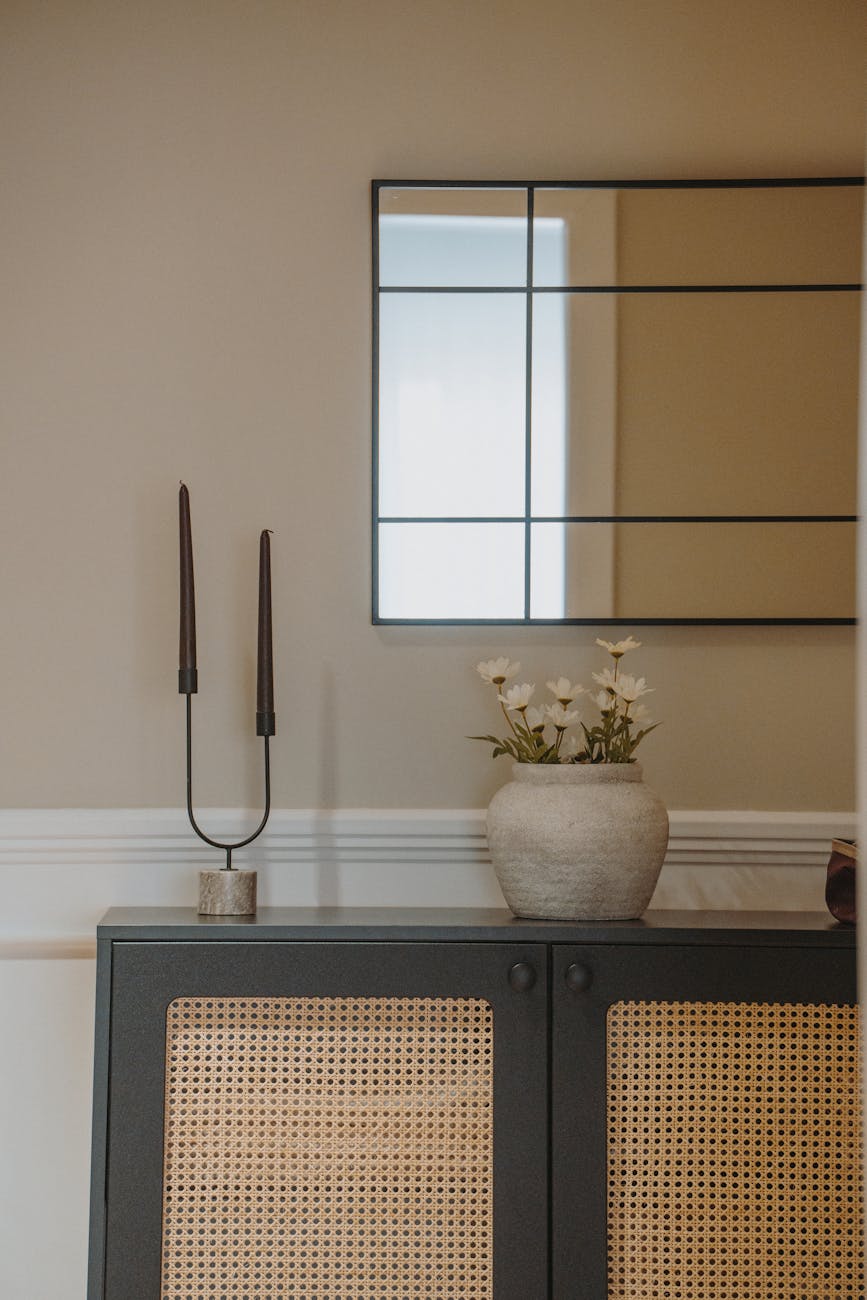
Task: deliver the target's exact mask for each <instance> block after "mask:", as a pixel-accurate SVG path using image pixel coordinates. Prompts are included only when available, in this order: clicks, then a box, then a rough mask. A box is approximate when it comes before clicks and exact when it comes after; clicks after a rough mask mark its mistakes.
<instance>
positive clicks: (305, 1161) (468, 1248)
mask: <svg viewBox="0 0 867 1300" xmlns="http://www.w3.org/2000/svg"><path fill="white" fill-rule="evenodd" d="M166 1029H167V1047H166V1099H165V1151H164V1195H163V1241H162V1246H163V1253H162V1292H161V1300H177V1298H178V1297H184V1298H185V1300H187V1298H189V1300H193V1297H196V1298H198V1297H223V1296H226V1297H233V1298H235V1297H237V1298H243V1300H249V1298H250V1297H256V1300H275V1298H276V1300H288V1298H289V1297H293V1298H297V1300H302V1298H303V1300H413V1298H414V1297H419V1298H420V1300H421V1298H427V1297H431V1298H433V1297H437V1300H439V1298H440V1297H453V1298H454V1300H470V1298H472V1300H491V1298H492V1297H493V1011H492V1008H491V1006H490V1004H489V1003H487V1002H485V1001H483V1000H481V999H477V998H361V997H359V998H353V997H349V998H324V997H306V998H305V997H292V998H182V999H178V1000H177V1001H175V1002H173V1003H172V1004H171V1005H170V1007H169V1008H168V1014H167V1026H166Z"/></svg>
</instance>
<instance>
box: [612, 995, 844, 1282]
mask: <svg viewBox="0 0 867 1300" xmlns="http://www.w3.org/2000/svg"><path fill="white" fill-rule="evenodd" d="M858 1038H859V1029H858V1012H857V1009H856V1008H855V1007H851V1006H815V1005H784V1004H764V1003H726V1002H716V1003H703V1002H681V1003H677V1002H635V1001H633V1002H619V1003H615V1004H614V1005H613V1006H612V1007H611V1008H610V1009H609V1012H608V1053H607V1056H608V1085H607V1093H608V1099H607V1136H608V1180H607V1183H608V1295H609V1297H610V1300H643V1298H644V1297H665V1298H666V1300H695V1297H697V1296H701V1297H713V1300H768V1297H793V1298H794V1297H799V1298H803V1300H808V1298H809V1300H819V1297H822V1298H823V1300H824V1298H825V1297H827V1298H828V1300H830V1298H831V1297H844V1296H845V1297H854V1296H862V1295H863V1294H864V1278H863V1241H862V1232H861V1218H862V1177H861V1126H860V1078H859V1068H858V1063H859V1050H860V1049H859V1041H858Z"/></svg>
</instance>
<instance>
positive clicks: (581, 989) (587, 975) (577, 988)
mask: <svg viewBox="0 0 867 1300" xmlns="http://www.w3.org/2000/svg"><path fill="white" fill-rule="evenodd" d="M592 983H593V972H592V970H591V969H590V967H589V966H585V965H584V963H583V962H580V961H573V963H572V965H571V966H569V967H567V969H566V985H567V987H568V988H570V989H571V990H572V992H573V993H585V992H586V991H587V989H589V987H590V985H591V984H592Z"/></svg>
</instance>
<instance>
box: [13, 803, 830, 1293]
mask: <svg viewBox="0 0 867 1300" xmlns="http://www.w3.org/2000/svg"><path fill="white" fill-rule="evenodd" d="M254 817H255V814H252V813H251V814H249V816H245V814H244V813H243V812H241V811H238V810H226V809H212V810H210V811H207V812H204V813H202V815H201V820H202V823H203V824H204V826H205V827H206V828H207V829H208V830H209V831H211V832H212V833H214V834H216V835H224V834H225V835H232V834H234V833H236V832H237V831H238V830H240V829H241V828H243V827H244V826H245V825H249V824H251V822H252V824H255V823H254V822H253V818H254ZM854 826H855V816H854V814H853V813H833V812H832V813H827V812H814V813H779V812H674V813H672V814H671V841H670V845H669V850H668V855H667V858H666V863H665V867H664V869H663V873H662V876H661V878H660V882H659V886H658V888H657V891H656V894H655V895H654V898H653V906H654V907H710V908H742V909H747V910H761V909H766V908H785V909H788V910H807V911H816V910H822V908H823V907H824V899H823V889H824V868H825V864H826V863H827V860H828V854H829V851H830V841H831V839H833V838H834V837H835V836H844V837H845V836H851V835H853V834H854ZM237 861H238V865H243V864H248V863H255V865H256V866H257V867H258V869H259V873H260V874H259V893H260V901H261V904H262V905H263V906H267V905H268V904H283V905H298V906H309V905H316V904H324V905H333V904H339V903H342V904H347V905H351V904H354V903H363V904H365V905H367V906H374V907H376V906H381V907H383V908H387V907H389V906H401V905H404V906H412V905H416V906H421V907H426V906H430V907H436V906H456V907H460V906H468V907H469V906H494V907H500V906H503V901H502V897H501V895H500V892H499V889H498V888H497V884H496V880H495V878H494V875H493V872H492V870H491V866H490V862H489V859H488V855H487V848H486V843H485V835H484V813H483V812H480V811H479V812H476V811H450V810H435V811H427V810H418V811H415V810H389V809H376V810H341V811H335V812H309V811H293V810H277V811H275V812H274V813H273V816H272V820H271V822H270V824H269V827H268V831H267V835H266V836H265V837H264V838H263V840H262V841H260V842H259V843H257V844H256V845H255V846H253V849H252V851H247V852H245V853H240V854H238V855H237ZM205 865H220V863H219V859H218V858H217V857H216V855H215V854H214V853H213V851H212V850H210V849H208V848H206V846H204V845H201V844H200V843H199V841H197V840H196V839H195V837H194V836H193V834H192V832H191V830H190V828H189V826H188V824H187V821H186V814H185V812H184V811H183V810H182V809H174V808H171V809H126V810H123V809H55V810H45V809H11V810H6V811H0V897H2V899H3V907H2V915H0V958H2V959H5V960H0V1042H2V1044H3V1054H2V1058H0V1060H2V1064H0V1152H2V1160H0V1297H3V1300H7V1298H8V1300H82V1297H83V1296H84V1294H85V1273H86V1249H87V1218H88V1170H89V1141H90V1092H91V1060H92V1041H93V1039H92V1024H93V985H94V962H93V954H94V937H93V936H94V928H95V925H96V923H97V921H98V919H99V917H100V916H101V915H102V913H103V912H104V911H105V910H106V908H108V907H110V906H113V905H136V904H140V905H148V906H154V905H161V904H162V905H173V906H190V907H192V906H194V904H195V899H196V888H197V882H196V870H197V868H198V867H200V866H205ZM81 959H84V960H81ZM46 1225H48V1233H49V1238H50V1247H51V1248H50V1249H45V1247H44V1243H45V1241H46V1235H45V1234H46Z"/></svg>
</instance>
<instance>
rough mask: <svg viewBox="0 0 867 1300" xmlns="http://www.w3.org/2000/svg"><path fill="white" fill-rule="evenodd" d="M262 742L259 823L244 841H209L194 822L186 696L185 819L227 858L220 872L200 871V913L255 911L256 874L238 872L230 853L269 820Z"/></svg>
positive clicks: (267, 752) (250, 839)
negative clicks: (262, 792)
mask: <svg viewBox="0 0 867 1300" xmlns="http://www.w3.org/2000/svg"><path fill="white" fill-rule="evenodd" d="M264 741H265V810H264V812H263V814H262V820H261V821H260V822H259V825H258V826H257V827H256V829H255V830H254V831H253V833H252V835H248V836H246V838H245V839H241V840H234V841H232V842H231V843H227V842H225V841H223V840H215V839H212V838H211V836H210V835H206V834H205V832H204V831H203V830H202V828H201V826H199V824H198V822H197V821H196V815H195V812H194V811H193V697H192V695H191V694H188V695H187V816H188V817H189V819H190V825H191V826H192V828H193V830H194V831H195V832H196V834H197V835H198V837H199V839H201V840H204V842H205V843H206V844H210V846H211V848H214V849H220V850H222V851H223V852H224V853H225V855H226V865H225V867H222V868H221V869H220V871H219V872H214V871H202V872H200V875H199V912H200V913H202V912H204V913H216V914H222V915H226V914H228V915H235V916H238V915H250V914H252V913H253V912H255V910H256V873H255V871H243V872H239V871H238V870H237V868H235V867H233V866H232V853H233V851H234V850H235V849H243V848H245V847H246V845H248V844H252V843H253V840H255V839H257V838H258V837H259V836H260V835H261V834H262V832H263V830H264V829H265V826H266V825H267V822H268V817H269V815H270V812H271V751H270V748H269V741H270V736H267V735H266V736H265V737H264ZM226 873H231V875H230V876H229V877H228V879H226V880H225V881H224V882H217V883H216V884H215V882H214V879H213V878H214V876H217V875H219V876H224V877H225V876H226Z"/></svg>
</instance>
